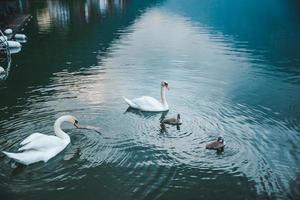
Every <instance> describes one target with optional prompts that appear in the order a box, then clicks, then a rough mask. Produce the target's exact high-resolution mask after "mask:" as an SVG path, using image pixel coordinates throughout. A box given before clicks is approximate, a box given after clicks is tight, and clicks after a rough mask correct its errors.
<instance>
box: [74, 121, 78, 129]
mask: <svg viewBox="0 0 300 200" xmlns="http://www.w3.org/2000/svg"><path fill="white" fill-rule="evenodd" d="M74 126H75V127H76V128H79V125H78V121H77V120H76V119H75V120H74Z"/></svg>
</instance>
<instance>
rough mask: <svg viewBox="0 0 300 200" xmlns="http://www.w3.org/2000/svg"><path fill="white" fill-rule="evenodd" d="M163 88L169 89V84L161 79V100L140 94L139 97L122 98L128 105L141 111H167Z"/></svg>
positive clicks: (167, 106)
mask: <svg viewBox="0 0 300 200" xmlns="http://www.w3.org/2000/svg"><path fill="white" fill-rule="evenodd" d="M165 88H166V89H168V90H169V84H168V82H167V81H162V82H161V92H160V95H161V102H160V101H158V100H156V99H154V98H152V97H149V96H142V97H140V98H136V99H132V100H129V99H126V98H125V97H123V98H124V100H125V101H126V103H127V104H128V105H129V106H130V107H132V108H135V109H138V110H141V111H148V112H162V111H167V110H169V105H168V103H167V99H166V96H165Z"/></svg>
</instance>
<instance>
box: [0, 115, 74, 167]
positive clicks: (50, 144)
mask: <svg viewBox="0 0 300 200" xmlns="http://www.w3.org/2000/svg"><path fill="white" fill-rule="evenodd" d="M63 122H69V123H71V124H73V125H74V126H75V127H76V128H79V125H78V121H77V119H76V118H75V117H73V116H71V115H64V116H61V117H59V118H58V119H57V120H56V121H55V123H54V132H55V134H56V135H45V134H41V133H33V134H31V135H30V136H28V137H27V138H25V139H24V140H23V141H22V142H21V143H20V145H21V146H22V147H20V148H19V149H18V151H22V152H20V153H11V152H6V151H2V152H3V153H4V154H5V155H7V156H8V157H10V158H12V159H13V160H15V161H16V162H19V163H21V164H24V165H30V164H32V163H35V162H39V161H44V162H47V161H48V160H49V159H51V158H53V157H54V156H56V155H57V154H58V153H60V152H61V151H62V150H64V149H65V148H66V146H67V145H68V144H69V143H70V141H71V139H70V136H69V135H68V134H66V133H65V132H64V131H63V130H62V129H61V124H62V123H63Z"/></svg>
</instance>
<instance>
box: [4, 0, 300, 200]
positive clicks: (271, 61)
mask: <svg viewBox="0 0 300 200" xmlns="http://www.w3.org/2000/svg"><path fill="white" fill-rule="evenodd" d="M255 2H256V3H257V1H255ZM263 2H264V3H265V4H266V5H268V6H270V5H269V1H268V0H264V1H263ZM198 3H199V4H198ZM198 3H196V2H194V1H191V2H185V3H183V2H181V1H177V0H166V1H124V0H123V1H121V0H118V1H109V0H107V1H88V0H87V1H64V0H62V1H36V2H32V3H31V4H30V7H31V10H30V11H31V12H32V14H33V16H34V20H33V22H32V23H31V24H29V28H28V29H27V30H25V32H26V33H25V34H26V35H27V36H28V38H30V41H29V42H27V43H26V44H24V47H23V48H24V49H23V50H22V52H20V53H18V54H15V55H13V65H12V69H11V73H10V76H9V78H8V80H6V81H5V82H4V83H3V84H1V85H0V95H1V97H2V98H1V101H0V112H1V115H0V134H1V135H0V145H1V150H2V149H4V150H7V151H16V150H17V148H18V144H19V142H20V141H21V140H22V139H23V138H25V137H26V136H28V135H29V134H30V133H33V132H36V131H38V132H42V133H47V134H53V123H54V121H55V119H56V118H57V117H59V116H61V115H63V114H66V113H70V114H72V115H74V116H76V117H77V118H78V119H79V121H80V123H81V124H83V125H92V126H94V127H100V129H101V133H102V134H98V133H95V132H94V131H90V130H84V129H77V130H74V129H73V128H71V126H66V127H64V130H65V131H66V132H67V133H69V134H70V136H71V140H72V142H71V145H69V146H68V147H67V148H66V150H65V151H64V152H62V153H61V154H59V155H58V156H57V157H55V158H53V159H52V160H50V161H49V162H48V163H37V164H34V165H31V166H28V167H26V168H19V167H18V166H16V165H15V163H14V162H12V161H11V160H9V159H7V158H6V157H4V156H2V155H1V157H0V167H1V173H0V176H1V183H0V198H1V199H26V198H30V199H40V198H41V197H42V198H43V199H54V198H64V199H82V198H86V197H87V196H90V198H92V199H94V198H103V199H199V198H203V199H212V198H214V199H215V198H221V197H223V198H224V197H225V198H226V197H227V198H230V199H266V198H270V199H272V198H297V197H298V196H299V192H298V190H297V189H295V188H297V186H299V183H298V182H299V181H298V178H297V177H299V164H300V159H299V155H300V154H299V153H300V152H299V148H298V147H299V145H298V144H299V142H300V138H299V137H300V134H299V131H300V127H299V123H298V121H299V119H300V118H299V117H300V116H299V109H300V107H299V106H300V105H299V99H300V96H299V95H300V93H299V91H300V85H299V84H298V83H299V80H300V79H299V70H298V68H297V66H299V60H300V57H299V55H300V54H297V51H298V49H297V47H299V44H300V43H299V39H298V38H295V39H294V43H289V44H288V45H291V48H290V53H286V54H280V51H279V50H280V48H272V45H271V46H268V45H267V43H268V42H267V41H266V40H267V39H266V37H265V35H268V34H269V33H270V31H271V30H273V29H272V28H271V27H272V25H269V26H268V28H267V29H258V28H257V29H252V28H249V29H247V32H244V31H243V28H244V24H245V23H249V24H251V23H254V24H255V23H261V22H258V21H257V20H256V21H255V22H252V21H251V19H249V18H248V17H247V16H248V15H250V16H251V12H250V13H249V12H247V11H248V10H247V9H250V8H252V7H254V8H256V7H257V6H255V5H254V4H253V3H252V2H249V3H247V4H249V6H248V7H247V6H245V7H244V6H243V5H244V4H243V5H241V4H240V3H239V1H231V2H230V3H226V4H225V3H224V2H223V1H201V3H200V2H198ZM265 4H262V5H261V6H260V7H259V9H262V8H261V7H264V6H266V5H265ZM281 5H285V6H284V7H282V6H281ZM228 6H231V7H232V8H228ZM289 6H290V4H289V3H286V2H285V3H283V1H282V2H280V3H278V4H277V3H274V4H273V6H271V7H269V9H270V10H269V13H268V14H263V13H264V12H262V11H261V10H259V11H258V13H261V16H260V17H261V19H262V20H261V21H264V20H265V21H267V22H269V23H271V22H270V21H269V16H272V15H273V16H274V15H279V16H283V17H285V18H286V20H287V19H293V20H294V21H293V22H289V21H287V25H286V26H284V27H285V28H283V31H282V34H283V37H278V38H277V40H280V43H279V44H281V45H282V43H284V41H286V37H288V36H287V35H286V34H287V32H286V30H287V29H288V30H293V31H294V32H296V33H299V29H298V28H297V27H295V26H293V24H294V23H295V20H296V19H297V18H293V17H294V16H293V13H291V12H286V10H285V9H286V8H289ZM228 9H229V10H230V9H235V10H237V11H236V12H237V13H238V14H239V16H240V17H238V18H236V17H232V16H231V15H229V14H228V13H229V12H225V11H224V10H226V11H227V10H228ZM288 10H289V9H288ZM221 11H223V12H221ZM231 11H232V10H231ZM230 13H235V12H230ZM232 15H234V14H232ZM224 18H226V19H227V21H226V22H224V20H223V19H224ZM272 19H273V20H274V21H273V22H272V23H274V24H276V23H278V24H281V20H282V19H281V18H272ZM267 22H265V23H266V24H268V23H267ZM296 22H299V19H298V21H296ZM233 24H234V25H236V26H234V27H232V26H233ZM252 27H253V26H252ZM276 27H277V26H276ZM276 27H275V28H276ZM276 30H277V29H276ZM280 38H282V39H280ZM282 48H287V47H286V46H284V47H282ZM279 54H280V55H281V56H280V57H279V56H275V55H279ZM290 59H292V60H293V61H291V62H284V60H290ZM278 63H280V64H278ZM291 63H293V65H294V66H291ZM161 80H167V81H168V82H169V84H170V87H171V90H170V91H169V92H168V93H167V94H166V98H167V100H168V103H169V105H170V111H169V112H164V113H146V112H140V111H137V110H133V109H128V107H127V105H126V103H125V102H124V101H123V99H122V96H127V97H129V98H133V97H137V96H141V95H149V96H153V97H156V98H158V97H159V92H160V82H161ZM177 113H180V114H181V117H182V120H183V124H182V125H181V126H180V127H176V126H169V125H164V124H162V123H161V121H162V120H163V119H165V118H168V117H172V116H175V115H176V114H177ZM219 135H221V136H223V137H224V138H225V141H226V147H225V150H224V152H222V153H216V152H214V151H208V150H206V149H205V145H206V144H207V143H208V142H209V141H212V140H215V139H216V138H217V136H219ZM212 194H213V195H212Z"/></svg>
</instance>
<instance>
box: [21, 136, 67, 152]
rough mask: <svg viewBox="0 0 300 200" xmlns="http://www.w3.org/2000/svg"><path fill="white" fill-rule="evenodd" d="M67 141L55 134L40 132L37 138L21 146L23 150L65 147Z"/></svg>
mask: <svg viewBox="0 0 300 200" xmlns="http://www.w3.org/2000/svg"><path fill="white" fill-rule="evenodd" d="M65 145H66V143H65V142H64V141H63V140H62V139H61V138H59V137H56V136H54V135H44V134H40V135H39V136H38V137H37V138H35V139H33V140H31V141H29V142H28V143H27V144H25V145H24V146H22V147H21V148H19V151H23V150H48V149H51V148H57V147H65Z"/></svg>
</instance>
